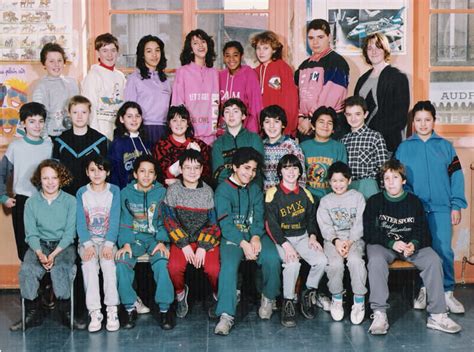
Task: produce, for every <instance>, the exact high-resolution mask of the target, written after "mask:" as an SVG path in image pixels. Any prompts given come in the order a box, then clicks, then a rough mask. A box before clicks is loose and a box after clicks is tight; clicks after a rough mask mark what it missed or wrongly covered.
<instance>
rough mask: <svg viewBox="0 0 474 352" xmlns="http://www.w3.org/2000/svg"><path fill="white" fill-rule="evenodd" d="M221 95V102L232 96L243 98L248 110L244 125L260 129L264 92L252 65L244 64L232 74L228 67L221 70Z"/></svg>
mask: <svg viewBox="0 0 474 352" xmlns="http://www.w3.org/2000/svg"><path fill="white" fill-rule="evenodd" d="M219 95H220V98H221V104H224V103H225V102H226V101H227V100H229V99H230V98H239V99H240V100H242V101H243V102H244V104H245V105H246V106H247V110H248V116H247V118H246V119H245V120H244V127H245V128H246V129H247V130H249V131H250V132H255V133H258V132H259V131H260V122H259V115H260V111H261V110H262V109H263V105H262V94H261V91H260V84H259V82H258V76H257V73H256V72H255V71H254V70H253V69H252V68H251V67H249V66H245V65H242V66H241V67H240V69H239V70H238V71H237V72H236V73H235V74H234V75H231V74H230V72H229V70H228V69H225V70H222V71H219Z"/></svg>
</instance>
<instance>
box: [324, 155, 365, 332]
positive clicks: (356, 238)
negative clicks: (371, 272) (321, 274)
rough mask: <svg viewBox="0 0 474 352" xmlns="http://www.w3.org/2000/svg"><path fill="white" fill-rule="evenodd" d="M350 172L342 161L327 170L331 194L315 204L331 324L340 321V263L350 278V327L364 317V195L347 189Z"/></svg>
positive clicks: (341, 307)
mask: <svg viewBox="0 0 474 352" xmlns="http://www.w3.org/2000/svg"><path fill="white" fill-rule="evenodd" d="M351 177H352V175H351V169H350V168H349V166H347V164H345V163H343V162H342V161H336V162H335V163H334V164H332V165H331V166H330V167H329V169H328V179H329V184H330V185H331V189H332V193H329V194H328V195H326V196H324V197H323V198H322V199H321V203H320V204H319V208H318V212H317V217H318V224H319V226H320V229H321V233H322V235H323V237H324V253H325V254H326V256H327V257H328V266H327V268H326V273H327V276H328V279H329V282H328V286H329V291H330V292H331V294H332V303H331V316H332V318H333V319H334V320H335V321H340V320H342V318H344V308H343V306H342V295H343V292H344V286H343V278H344V262H346V265H347V267H348V268H349V273H350V276H351V284H352V292H353V293H354V304H353V305H352V311H351V322H352V324H360V323H362V321H363V320H364V316H365V299H364V295H365V294H366V293H367V288H366V285H365V284H366V281H367V270H366V269H365V262H364V260H363V259H362V257H363V256H364V241H362V235H363V228H362V214H363V213H364V208H365V200H364V196H363V195H362V194H361V193H359V192H357V191H356V190H354V189H351V190H349V189H348V188H349V184H350V183H351Z"/></svg>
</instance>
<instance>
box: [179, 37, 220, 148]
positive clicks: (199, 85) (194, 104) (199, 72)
mask: <svg viewBox="0 0 474 352" xmlns="http://www.w3.org/2000/svg"><path fill="white" fill-rule="evenodd" d="M215 58H216V53H215V51H214V41H213V40H212V38H211V37H210V36H209V35H208V34H207V33H206V32H204V31H203V30H202V29H195V30H193V31H191V32H189V33H188V35H187V36H186V39H185V41H184V46H183V51H182V52H181V55H180V60H181V65H182V66H181V67H180V68H179V69H177V70H176V78H175V81H174V85H173V98H172V101H171V105H174V106H178V105H181V104H183V105H185V106H186V108H187V109H188V110H189V113H190V115H191V120H192V123H193V126H194V131H195V134H196V137H197V138H200V139H202V140H203V141H204V142H206V143H207V144H212V143H213V142H214V140H215V139H216V131H217V119H218V117H219V73H218V71H217V70H216V69H215V68H214V67H212V66H213V63H214V60H215Z"/></svg>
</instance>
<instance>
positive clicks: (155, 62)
mask: <svg viewBox="0 0 474 352" xmlns="http://www.w3.org/2000/svg"><path fill="white" fill-rule="evenodd" d="M166 62H167V59H166V55H165V44H164V43H163V41H162V40H161V39H160V38H158V37H156V36H153V35H146V36H144V37H143V38H142V39H140V41H139V42H138V45H137V63H136V66H137V70H136V71H135V72H133V73H132V74H130V75H129V76H128V78H127V84H126V85H125V93H124V94H125V100H129V101H134V102H136V103H138V104H140V106H141V107H142V109H143V115H142V116H143V124H144V126H145V130H146V135H147V140H148V141H149V142H150V143H155V142H157V141H158V140H160V139H162V138H163V137H165V135H166V116H167V114H168V107H169V102H170V99H171V84H170V81H169V80H168V79H167V77H166V74H165V71H164V70H165V69H166Z"/></svg>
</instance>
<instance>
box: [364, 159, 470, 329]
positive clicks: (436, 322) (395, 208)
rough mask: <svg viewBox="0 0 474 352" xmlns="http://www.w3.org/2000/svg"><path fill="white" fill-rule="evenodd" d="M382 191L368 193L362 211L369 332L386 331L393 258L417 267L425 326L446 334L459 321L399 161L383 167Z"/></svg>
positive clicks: (439, 263)
mask: <svg viewBox="0 0 474 352" xmlns="http://www.w3.org/2000/svg"><path fill="white" fill-rule="evenodd" d="M382 178H383V183H384V187H385V191H383V192H380V193H378V194H376V195H373V196H372V197H370V198H369V200H368V201H367V205H366V207H365V211H364V241H365V243H366V244H367V257H368V261H369V263H368V265H367V268H368V272H369V283H370V291H371V292H370V298H369V301H370V307H371V308H372V310H373V311H374V321H373V322H372V325H371V326H370V328H369V332H370V333H371V334H373V335H382V334H386V333H387V330H388V327H389V324H388V320H387V314H386V310H387V308H388V307H389V305H388V304H387V299H388V295H389V291H388V284H387V280H388V266H389V264H391V263H392V262H393V261H394V260H395V259H401V260H405V261H407V262H410V263H412V264H414V265H415V266H416V267H417V268H418V270H420V276H421V278H422V279H423V283H424V285H425V286H426V289H427V293H428V307H427V311H428V312H429V313H430V315H429V317H428V321H427V324H426V326H427V327H428V328H431V329H435V330H440V331H444V332H447V333H457V332H459V331H461V326H460V325H458V324H457V323H455V322H454V321H453V320H451V319H450V318H449V317H448V315H447V313H446V302H445V299H444V289H443V268H442V266H441V260H440V259H439V257H438V255H437V254H436V253H435V252H434V251H433V249H432V248H431V247H429V246H428V245H427V243H428V242H429V239H430V233H429V229H428V224H427V222H426V218H425V213H424V210H423V205H422V204H421V201H420V200H419V199H418V198H417V197H416V196H415V195H413V194H411V193H408V192H405V191H404V190H403V185H404V184H405V182H406V173H405V167H404V166H403V164H402V163H400V162H399V161H398V160H394V159H392V160H389V161H387V162H386V163H385V164H384V165H383V167H382Z"/></svg>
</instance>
